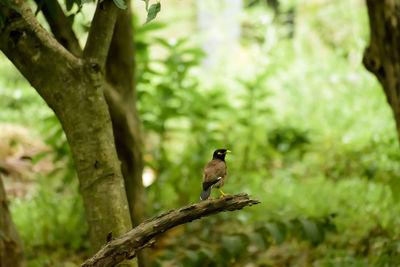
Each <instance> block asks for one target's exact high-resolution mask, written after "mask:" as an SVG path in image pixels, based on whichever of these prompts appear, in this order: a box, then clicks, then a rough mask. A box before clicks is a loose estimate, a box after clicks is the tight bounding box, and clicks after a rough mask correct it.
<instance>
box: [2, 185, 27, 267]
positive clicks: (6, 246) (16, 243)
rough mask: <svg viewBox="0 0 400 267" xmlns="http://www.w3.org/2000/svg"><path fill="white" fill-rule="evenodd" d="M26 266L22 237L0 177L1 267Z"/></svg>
mask: <svg viewBox="0 0 400 267" xmlns="http://www.w3.org/2000/svg"><path fill="white" fill-rule="evenodd" d="M7 266H14V267H23V266H26V262H25V259H24V252H23V247H22V241H21V238H20V237H19V235H18V232H17V229H16V228H15V225H14V223H13V222H12V220H11V215H10V212H9V210H8V205H7V199H6V192H5V190H4V185H3V180H2V179H1V178H0V267H7Z"/></svg>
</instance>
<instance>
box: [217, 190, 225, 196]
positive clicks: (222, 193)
mask: <svg viewBox="0 0 400 267" xmlns="http://www.w3.org/2000/svg"><path fill="white" fill-rule="evenodd" d="M218 190H219V192H220V193H221V195H222V197H224V196H226V194H225V193H224V192H222V189H221V188H218Z"/></svg>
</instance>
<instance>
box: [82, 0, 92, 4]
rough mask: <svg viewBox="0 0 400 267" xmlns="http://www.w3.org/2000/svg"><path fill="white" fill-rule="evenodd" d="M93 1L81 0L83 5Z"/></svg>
mask: <svg viewBox="0 0 400 267" xmlns="http://www.w3.org/2000/svg"><path fill="white" fill-rule="evenodd" d="M90 2H93V0H81V5H83V4H86V3H90Z"/></svg>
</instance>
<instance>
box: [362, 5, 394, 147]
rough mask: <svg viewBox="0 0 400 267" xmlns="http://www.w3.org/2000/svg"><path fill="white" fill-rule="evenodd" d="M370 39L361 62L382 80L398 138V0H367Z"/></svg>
mask: <svg viewBox="0 0 400 267" xmlns="http://www.w3.org/2000/svg"><path fill="white" fill-rule="evenodd" d="M366 2H367V7H368V15H369V24H370V43H369V46H368V47H367V48H366V49H365V52H364V59H363V62H364V65H365V67H366V68H367V69H368V70H369V71H371V72H372V73H374V74H375V75H376V77H377V78H378V80H379V82H380V83H381V84H382V86H383V89H384V91H385V94H386V98H387V101H388V103H389V104H390V107H391V108H392V110H393V114H394V117H395V120H396V128H397V134H398V137H399V139H400V2H399V1H396V0H367V1H366Z"/></svg>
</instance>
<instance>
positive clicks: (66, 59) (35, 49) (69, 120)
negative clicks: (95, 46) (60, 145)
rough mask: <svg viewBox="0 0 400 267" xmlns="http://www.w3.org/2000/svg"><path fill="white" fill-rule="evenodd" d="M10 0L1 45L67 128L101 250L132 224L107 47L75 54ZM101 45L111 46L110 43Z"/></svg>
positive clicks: (95, 241)
mask: <svg viewBox="0 0 400 267" xmlns="http://www.w3.org/2000/svg"><path fill="white" fill-rule="evenodd" d="M9 4H10V6H12V8H10V7H5V6H0V12H1V13H2V14H3V15H4V16H5V18H6V22H5V26H4V27H3V28H2V29H0V49H1V50H2V51H3V52H4V54H5V55H6V56H7V57H8V58H9V59H10V60H11V61H12V62H13V64H14V65H15V66H16V67H17V68H18V69H19V71H20V72H21V73H22V74H23V75H24V76H25V78H26V79H27V80H28V81H29V82H30V83H31V84H32V86H33V87H34V88H35V89H36V90H37V91H38V93H39V94H40V95H41V96H42V97H43V99H44V100H45V101H46V102H47V103H48V105H49V106H50V107H51V108H52V109H53V110H54V111H55V113H56V115H57V117H58V118H59V120H60V122H61V124H62V126H63V128H64V131H65V133H66V136H67V139H68V142H69V144H70V147H71V151H72V156H73V158H74V161H75V165H76V168H77V173H78V177H79V181H80V186H81V191H82V195H83V199H84V204H85V209H86V217H87V220H88V223H89V229H90V230H89V231H90V238H91V243H92V246H93V249H98V248H99V247H100V246H101V244H103V243H104V239H105V237H106V236H107V234H108V233H109V232H111V231H112V232H113V233H114V234H115V235H116V236H119V235H121V234H123V233H125V232H126V231H128V230H129V229H130V228H131V222H130V218H129V208H128V202H127V199H126V194H125V188H124V182H123V177H122V173H121V169H120V163H119V160H118V157H117V153H116V149H115V145H114V136H113V132H112V125H111V119H110V115H109V112H108V106H107V104H106V102H105V99H104V94H103V91H104V90H105V87H106V81H105V80H104V79H103V76H102V74H101V67H100V66H99V64H101V62H102V56H103V52H101V51H99V52H98V53H94V52H93V53H90V57H89V58H90V59H95V62H97V63H93V62H92V60H89V62H88V61H86V60H82V59H78V58H76V57H75V56H74V55H72V54H71V53H69V52H68V51H67V50H66V49H65V48H64V47H63V46H62V45H60V44H59V43H58V42H57V41H56V40H55V39H54V38H53V37H52V36H51V35H50V34H49V33H48V32H47V31H46V30H44V29H43V27H41V25H40V24H39V23H38V22H37V20H36V18H35V16H34V14H33V13H32V11H31V10H30V8H29V7H28V6H27V4H26V3H25V1H24V0H13V1H9ZM95 19H96V18H95ZM98 19H101V17H99V18H98ZM107 30H111V31H112V29H109V27H108V28H107ZM93 34H94V33H92V35H93ZM109 41H111V38H110V40H109ZM99 45H102V46H109V44H107V43H106V42H102V43H101V44H99ZM110 200H112V201H110Z"/></svg>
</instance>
